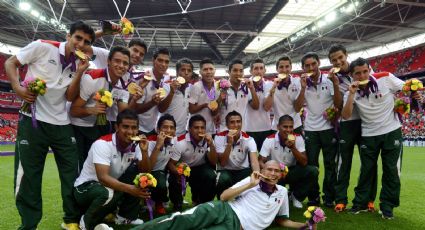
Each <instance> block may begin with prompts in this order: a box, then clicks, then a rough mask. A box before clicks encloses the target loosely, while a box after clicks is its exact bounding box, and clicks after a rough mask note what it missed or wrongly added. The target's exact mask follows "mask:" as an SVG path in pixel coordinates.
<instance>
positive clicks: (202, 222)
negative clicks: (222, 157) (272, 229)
mask: <svg viewBox="0 0 425 230" xmlns="http://www.w3.org/2000/svg"><path fill="white" fill-rule="evenodd" d="M281 175H282V174H281V169H280V165H279V162H277V161H274V160H270V161H268V162H266V163H265V164H264V168H263V169H262V171H261V173H260V172H258V171H254V172H253V173H252V174H251V176H250V177H247V178H245V179H243V180H242V181H240V182H238V183H236V184H235V185H233V186H232V187H231V188H228V189H226V190H225V191H224V192H223V193H222V194H221V197H220V198H221V200H222V201H214V202H208V203H203V204H200V205H198V206H196V207H194V208H192V209H189V210H186V211H185V212H183V213H180V212H176V213H174V214H172V215H169V216H163V217H160V218H157V219H154V220H152V221H149V222H147V223H145V224H142V225H140V226H137V227H135V228H134V229H133V230H136V229H143V230H149V229H155V230H161V229H212V228H214V229H227V230H233V229H234V230H240V229H249V230H256V229H265V228H267V227H268V226H269V225H270V224H272V222H273V220H276V222H277V223H278V224H279V225H280V226H284V227H289V228H303V227H307V225H308V224H306V223H299V222H293V221H291V220H289V219H288V217H289V205H288V190H287V189H286V188H285V187H283V186H281V185H277V182H278V181H279V179H280V177H281ZM312 226H313V228H314V229H315V228H316V225H315V224H314V225H312Z"/></svg>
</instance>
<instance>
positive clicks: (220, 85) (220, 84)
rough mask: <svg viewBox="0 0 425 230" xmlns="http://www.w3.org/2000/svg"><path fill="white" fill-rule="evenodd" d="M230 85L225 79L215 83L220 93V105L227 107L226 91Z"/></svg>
mask: <svg viewBox="0 0 425 230" xmlns="http://www.w3.org/2000/svg"><path fill="white" fill-rule="evenodd" d="M230 86H231V84H230V81H228V80H227V79H221V80H220V81H218V83H217V90H219V91H220V97H221V103H220V104H221V105H224V106H226V107H227V100H226V99H227V90H228V89H229V88H230Z"/></svg>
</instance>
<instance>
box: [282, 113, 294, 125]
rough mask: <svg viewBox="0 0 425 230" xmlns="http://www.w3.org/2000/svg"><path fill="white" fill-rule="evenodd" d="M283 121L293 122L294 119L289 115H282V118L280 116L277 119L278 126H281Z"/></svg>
mask: <svg viewBox="0 0 425 230" xmlns="http://www.w3.org/2000/svg"><path fill="white" fill-rule="evenodd" d="M284 121H292V122H294V118H292V117H291V116H290V115H288V114H285V115H283V116H281V117H280V118H279V123H278V124H279V125H280V124H282V123H283V122H284Z"/></svg>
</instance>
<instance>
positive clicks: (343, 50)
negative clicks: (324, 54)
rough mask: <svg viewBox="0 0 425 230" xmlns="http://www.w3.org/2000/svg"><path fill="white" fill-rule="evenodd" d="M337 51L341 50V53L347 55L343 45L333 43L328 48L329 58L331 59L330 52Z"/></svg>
mask: <svg viewBox="0 0 425 230" xmlns="http://www.w3.org/2000/svg"><path fill="white" fill-rule="evenodd" d="M338 51H342V53H344V54H345V55H347V49H346V48H345V46H343V45H341V44H334V45H332V46H331V48H329V52H328V58H329V60H330V59H331V54H333V53H336V52H338Z"/></svg>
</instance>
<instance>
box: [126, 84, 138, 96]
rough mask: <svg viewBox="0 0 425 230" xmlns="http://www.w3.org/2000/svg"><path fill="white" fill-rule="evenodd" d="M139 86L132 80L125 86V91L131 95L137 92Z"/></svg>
mask: <svg viewBox="0 0 425 230" xmlns="http://www.w3.org/2000/svg"><path fill="white" fill-rule="evenodd" d="M138 88H139V86H138V85H137V84H136V83H134V82H132V83H130V84H129V85H128V86H127V91H128V92H129V93H130V94H131V95H134V94H137V89H138Z"/></svg>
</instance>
